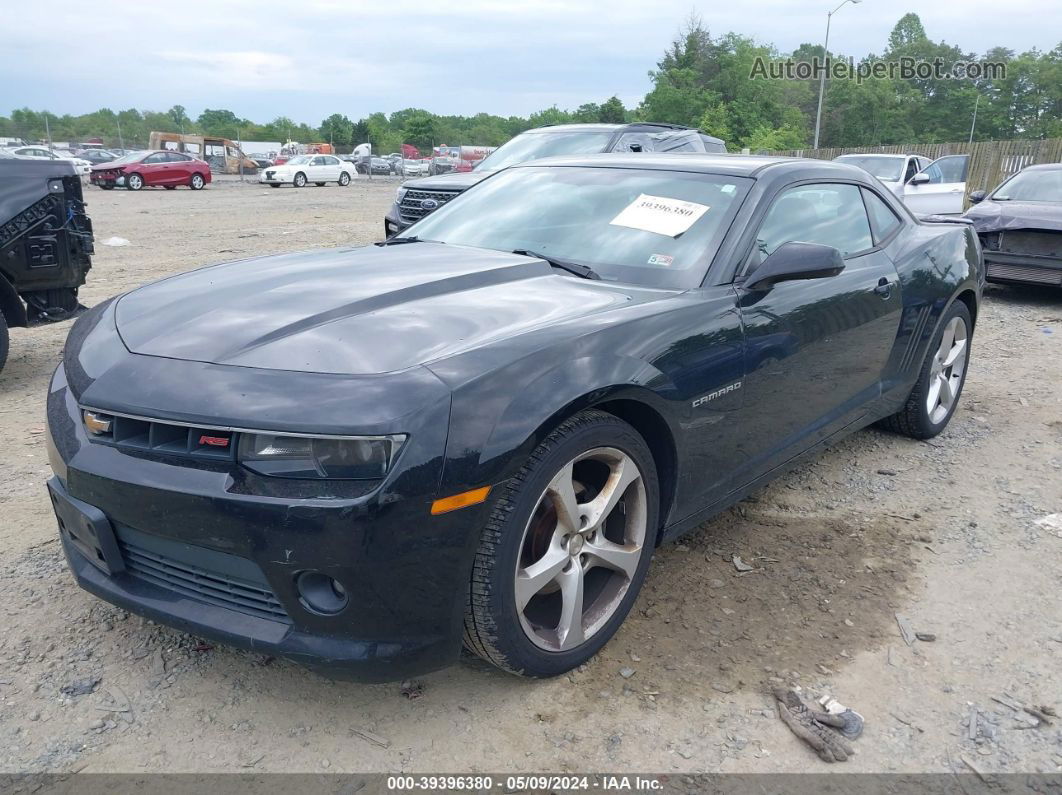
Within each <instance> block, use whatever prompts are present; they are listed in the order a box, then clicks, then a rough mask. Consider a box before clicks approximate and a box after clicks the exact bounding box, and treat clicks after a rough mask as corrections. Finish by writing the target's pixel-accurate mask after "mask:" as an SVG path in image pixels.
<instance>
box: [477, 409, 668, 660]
mask: <svg viewBox="0 0 1062 795" xmlns="http://www.w3.org/2000/svg"><path fill="white" fill-rule="evenodd" d="M496 500H497V502H496V504H495V506H494V509H493V511H492V512H491V515H490V518H489V520H488V521H487V526H486V528H485V529H484V531H483V535H482V537H481V540H480V546H479V550H478V551H477V553H476V559H475V565H474V568H473V573H472V582H471V584H470V588H469V601H468V605H467V608H466V611H465V644H466V646H468V648H469V649H471V650H472V651H474V652H475V653H476V654H478V655H479V656H481V657H483V658H484V659H485V660H487V661H489V662H491V663H493V664H494V665H496V666H498V667H499V668H502V669H504V670H506V671H509V672H511V673H516V674H520V675H523V676H532V677H547V676H556V675H558V674H562V673H564V672H565V671H569V670H571V669H572V668H575V667H577V666H579V665H581V664H582V663H584V662H586V661H587V660H588V659H590V657H592V656H593V655H594V654H596V653H597V652H598V650H600V649H601V647H602V646H604V645H605V643H607V642H608V640H609V638H611V637H612V635H613V634H615V632H616V630H617V629H619V627H620V625H621V624H622V623H623V620H624V618H625V617H626V615H627V613H628V612H629V611H630V608H631V605H633V603H634V600H635V598H636V597H637V595H638V591H639V589H640V588H641V585H642V582H643V581H644V579H645V575H646V572H647V571H648V568H649V561H650V559H651V558H652V554H653V547H654V545H655V542H656V530H657V516H658V500H659V489H658V485H657V477H656V467H655V465H654V462H653V457H652V454H651V453H650V452H649V449H648V447H647V446H646V444H645V441H644V440H643V439H642V437H641V436H640V435H638V433H637V432H636V431H635V430H634V429H633V428H632V427H630V426H629V425H627V424H626V423H625V422H623V421H622V420H620V419H618V418H617V417H614V416H612V415H611V414H606V413H604V412H600V411H585V412H582V413H580V414H577V415H576V416H574V417H572V418H571V419H569V420H567V421H565V422H564V423H562V424H561V425H560V426H559V427H558V428H557V429H556V430H555V431H553V433H551V434H550V435H549V436H548V437H547V438H546V440H545V441H543V442H542V444H540V445H539V446H538V448H536V449H535V451H534V452H533V453H532V454H531V456H530V458H529V459H528V461H527V463H526V464H525V465H524V466H523V468H522V469H521V470H520V472H519V473H517V475H516V476H515V477H514V478H512V479H511V480H510V481H509V482H508V483H507V484H506V485H505V486H504V487H503V489H502V491H501V493H500V494H499V495H498V496H497V498H496Z"/></svg>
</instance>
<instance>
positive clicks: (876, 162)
mask: <svg viewBox="0 0 1062 795" xmlns="http://www.w3.org/2000/svg"><path fill="white" fill-rule="evenodd" d="M837 162H838V163H847V164H848V165H850V166H859V167H860V168H861V169H863V170H864V171H869V172H870V173H871V174H873V175H874V176H875V177H877V178H878V179H880V180H883V181H885V182H899V181H900V177H901V176H902V175H903V166H904V163H906V162H907V158H905V157H865V156H863V155H841V156H840V157H838V158H837Z"/></svg>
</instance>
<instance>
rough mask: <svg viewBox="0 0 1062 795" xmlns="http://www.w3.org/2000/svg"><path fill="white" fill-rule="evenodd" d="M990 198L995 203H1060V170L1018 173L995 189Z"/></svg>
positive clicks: (1061, 201) (1061, 177) (1061, 178)
mask: <svg viewBox="0 0 1062 795" xmlns="http://www.w3.org/2000/svg"><path fill="white" fill-rule="evenodd" d="M992 198H993V199H995V200H996V201H997V202H1005V201H1015V202H1056V203H1062V169H1048V170H1044V171H1020V172H1018V173H1017V174H1015V175H1014V176H1013V177H1011V178H1010V179H1009V180H1007V181H1006V182H1004V183H1003V184H1002V185H1000V186H999V187H998V188H996V191H995V193H993V194H992Z"/></svg>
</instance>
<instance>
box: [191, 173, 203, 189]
mask: <svg viewBox="0 0 1062 795" xmlns="http://www.w3.org/2000/svg"><path fill="white" fill-rule="evenodd" d="M201 187H203V176H202V174H193V175H192V190H199V189H200V188H201Z"/></svg>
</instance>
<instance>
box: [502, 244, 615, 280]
mask: <svg viewBox="0 0 1062 795" xmlns="http://www.w3.org/2000/svg"><path fill="white" fill-rule="evenodd" d="M513 254H519V255H520V256H522V257H534V258H535V259H543V260H545V261H546V262H548V263H549V264H550V265H552V266H553V267H554V268H560V269H561V270H562V271H568V273H572V274H574V275H576V276H579V277H581V278H583V279H600V278H601V275H600V274H599V273H598V272H597V271H595V270H594V269H593V268H591V267H590V266H589V265H580V264H579V263H578V262H565V261H564V260H560V259H555V258H553V257H547V256H546V255H545V254H539V253H538V252H537V251H529V250H528V249H526V248H518V249H516V251H514V252H513Z"/></svg>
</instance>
